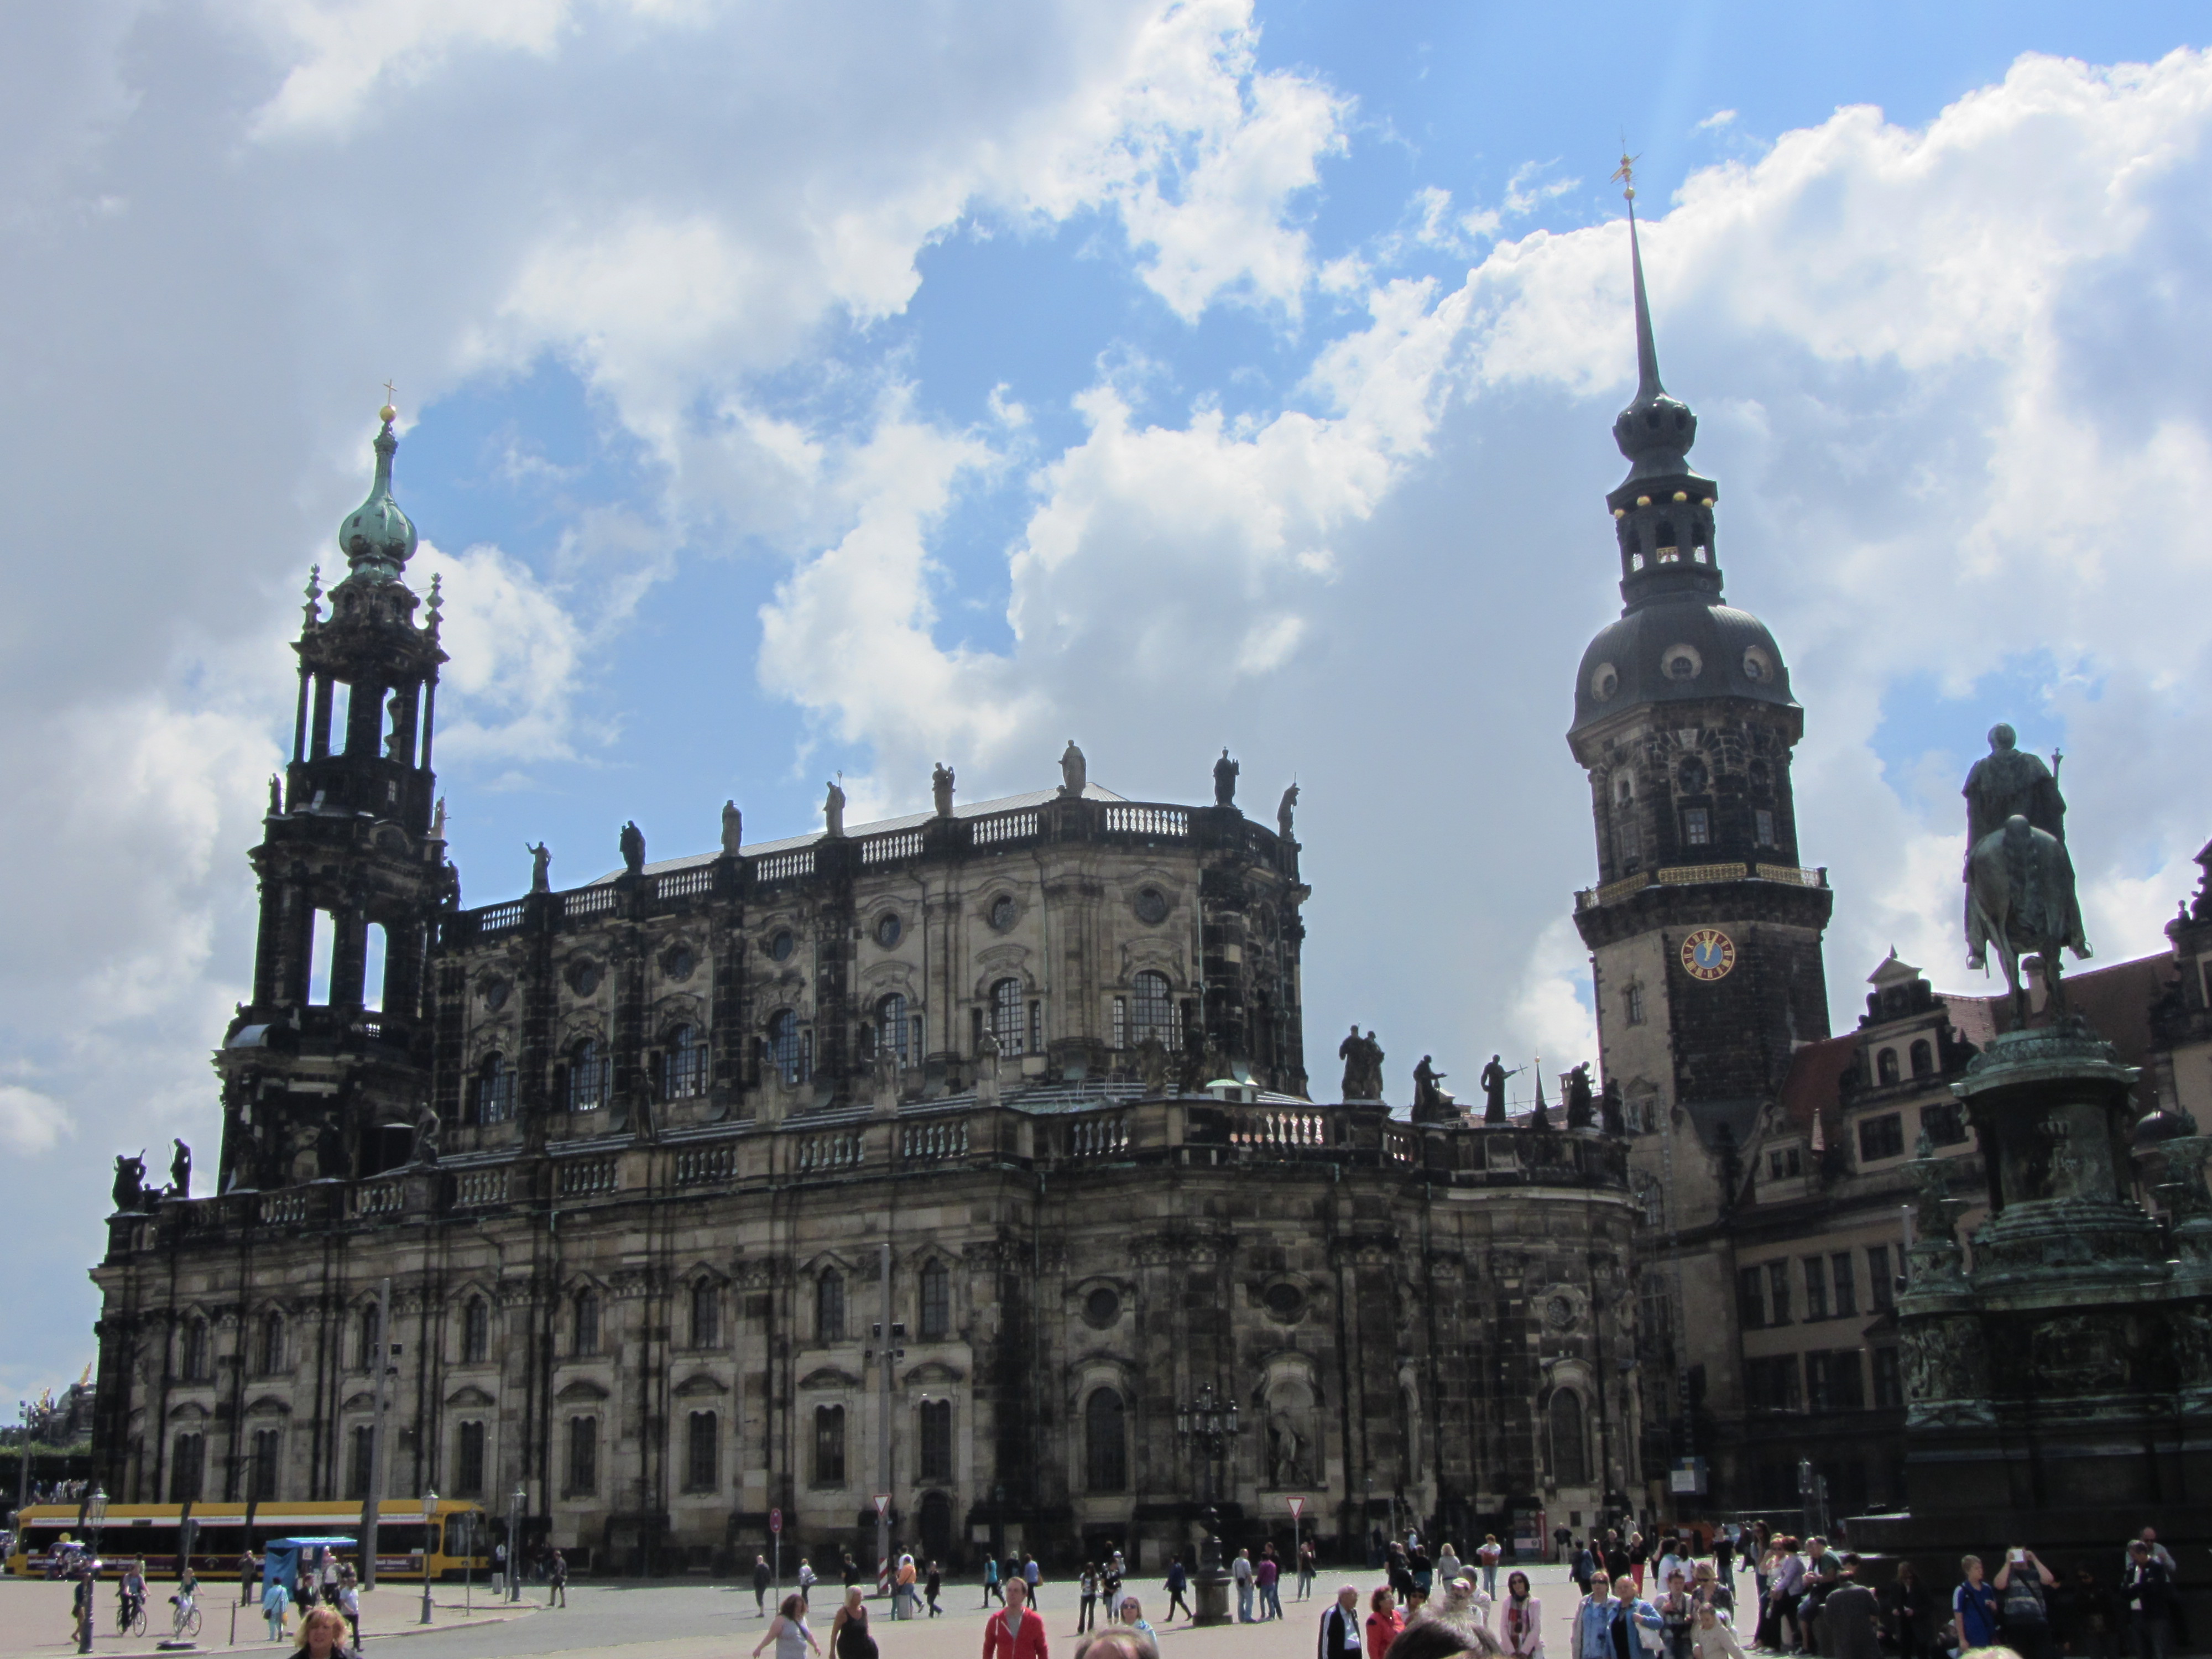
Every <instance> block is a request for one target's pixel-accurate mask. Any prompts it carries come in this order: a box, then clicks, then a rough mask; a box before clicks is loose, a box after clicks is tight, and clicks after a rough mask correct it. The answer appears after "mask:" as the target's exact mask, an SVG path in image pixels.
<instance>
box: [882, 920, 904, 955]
mask: <svg viewBox="0 0 2212 1659" xmlns="http://www.w3.org/2000/svg"><path fill="white" fill-rule="evenodd" d="M905 931H906V930H905V928H904V927H902V926H901V924H900V922H899V919H898V913H897V912H896V911H886V912H884V915H880V916H878V918H877V919H876V943H877V944H878V945H882V946H883V947H884V949H885V950H887V951H888V950H889V949H890V947H891V946H892V945H896V944H897V943H898V942H899V935H900V934H901V933H903V932H905Z"/></svg>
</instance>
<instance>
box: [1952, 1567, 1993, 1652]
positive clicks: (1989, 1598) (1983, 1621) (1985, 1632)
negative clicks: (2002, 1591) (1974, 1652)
mask: <svg viewBox="0 0 2212 1659" xmlns="http://www.w3.org/2000/svg"><path fill="white" fill-rule="evenodd" d="M1959 1571H1960V1572H1962V1573H1964V1574H1965V1575H1966V1577H1965V1578H1964V1579H1963V1580H1962V1581H1961V1582H1960V1585H1959V1588H1958V1589H1954V1590H1953V1591H1952V1592H1951V1638H1952V1645H1953V1646H1954V1647H1956V1648H1957V1649H1958V1650H1959V1651H1960V1652H1961V1653H1964V1652H1966V1650H1968V1649H1970V1648H1986V1647H1994V1646H1995V1645H1996V1639H1997V1613H1998V1607H1999V1606H2000V1603H1999V1601H1998V1599H1997V1593H1996V1589H1995V1588H1994V1587H1993V1586H1992V1585H1990V1584H1989V1583H1986V1582H1985V1581H1984V1579H1983V1577H1982V1558H1981V1557H1980V1556H1978V1555H1962V1556H1960V1558H1959Z"/></svg>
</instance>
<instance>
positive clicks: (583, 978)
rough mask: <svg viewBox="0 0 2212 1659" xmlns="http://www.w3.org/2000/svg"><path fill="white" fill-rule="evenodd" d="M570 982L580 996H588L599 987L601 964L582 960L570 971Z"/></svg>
mask: <svg viewBox="0 0 2212 1659" xmlns="http://www.w3.org/2000/svg"><path fill="white" fill-rule="evenodd" d="M568 983H569V985H570V986H571V987H574V990H575V993H576V994H577V995H578V996H580V997H587V996H589V995H591V994H592V992H594V991H596V990H598V989H599V963H595V962H580V963H577V964H576V965H575V967H574V968H573V969H570V970H569V973H568Z"/></svg>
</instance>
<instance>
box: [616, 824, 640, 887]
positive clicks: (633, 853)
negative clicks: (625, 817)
mask: <svg viewBox="0 0 2212 1659" xmlns="http://www.w3.org/2000/svg"><path fill="white" fill-rule="evenodd" d="M619 845H620V846H621V848H622V861H623V872H624V873H625V874H628V875H633V876H641V875H643V874H644V873H645V831H644V830H642V829H639V828H638V827H637V820H636V819H635V818H632V819H631V820H630V821H629V823H625V824H624V825H623V827H622V836H621V840H620V842H619Z"/></svg>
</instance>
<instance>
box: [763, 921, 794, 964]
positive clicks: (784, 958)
mask: <svg viewBox="0 0 2212 1659" xmlns="http://www.w3.org/2000/svg"><path fill="white" fill-rule="evenodd" d="M798 948H799V941H798V940H797V939H793V938H792V936H791V929H790V928H788V927H779V928H777V929H776V930H775V938H774V939H770V940H769V942H768V953H769V956H771V957H774V958H775V960H776V961H778V962H789V961H790V960H791V953H792V952H793V951H795V950H797V949H798Z"/></svg>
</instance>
